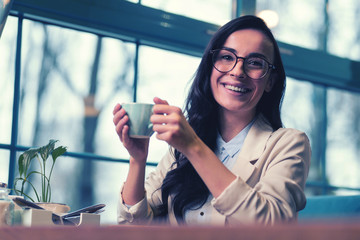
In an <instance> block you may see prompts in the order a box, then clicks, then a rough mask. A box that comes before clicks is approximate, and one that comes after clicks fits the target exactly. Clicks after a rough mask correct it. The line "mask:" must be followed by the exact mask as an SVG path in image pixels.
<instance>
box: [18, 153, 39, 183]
mask: <svg viewBox="0 0 360 240" xmlns="http://www.w3.org/2000/svg"><path fill="white" fill-rule="evenodd" d="M38 151H39V148H30V149H28V150H26V151H25V152H23V153H22V154H21V155H20V157H19V160H18V165H19V174H20V176H22V175H26V172H27V171H28V169H29V166H30V162H31V160H32V159H34V158H35V157H36V155H37V153H38Z"/></svg>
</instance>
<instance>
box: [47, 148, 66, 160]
mask: <svg viewBox="0 0 360 240" xmlns="http://www.w3.org/2000/svg"><path fill="white" fill-rule="evenodd" d="M66 151H67V149H66V147H63V146H60V147H57V148H56V149H54V151H53V152H52V153H51V155H52V158H53V162H54V163H55V161H56V159H57V158H58V157H60V156H61V155H63V154H64V153H66Z"/></svg>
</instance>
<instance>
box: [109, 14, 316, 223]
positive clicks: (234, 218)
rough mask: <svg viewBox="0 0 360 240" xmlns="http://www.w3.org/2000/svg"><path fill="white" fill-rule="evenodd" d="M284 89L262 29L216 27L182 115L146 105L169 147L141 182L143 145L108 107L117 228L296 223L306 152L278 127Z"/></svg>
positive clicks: (291, 132) (250, 23)
mask: <svg viewBox="0 0 360 240" xmlns="http://www.w3.org/2000/svg"><path fill="white" fill-rule="evenodd" d="M218 49H220V50H218ZM221 49H227V50H226V51H225V50H221ZM229 50H231V51H229ZM218 52H220V54H218ZM225 52H226V54H225ZM214 54H215V57H214ZM239 56H240V57H239ZM255 56H256V57H255ZM232 57H233V58H232ZM249 59H250V60H251V61H250V60H249ZM254 59H255V60H254ZM238 60H241V61H238ZM253 60H254V61H253ZM229 62H230V64H229ZM240 62H241V63H240ZM222 64H224V65H222ZM247 64H248V65H247ZM229 65H230V66H229ZM270 65H274V66H275V67H270ZM245 69H246V70H245ZM254 69H255V70H256V71H255V73H258V72H257V71H258V70H260V74H254V73H253V72H252V71H253V70H254ZM269 69H270V71H269ZM250 76H252V77H250ZM284 89H285V73H284V67H283V65H282V60H281V58H280V53H279V48H278V46H277V43H276V41H275V39H274V37H273V35H272V33H271V32H270V30H269V29H268V27H267V26H266V25H265V23H264V22H263V21H262V20H261V19H259V18H257V17H254V16H244V17H239V18H237V19H234V20H232V21H230V22H229V23H227V24H226V25H224V26H223V27H222V28H220V29H219V31H218V32H217V33H216V34H215V35H214V36H213V38H212V39H211V40H210V43H209V44H208V46H207V48H206V50H205V52H204V55H203V57H202V61H201V63H200V65H199V68H198V70H197V73H196V75H195V78H194V80H193V83H192V86H191V88H190V91H189V95H188V98H187V101H186V105H185V113H183V112H182V111H181V109H180V108H178V107H175V106H172V105H169V104H168V102H167V101H166V100H162V99H160V98H157V97H155V98H154V103H155V106H154V107H153V116H152V117H151V119H150V120H151V122H152V123H153V130H154V131H155V133H156V137H157V139H159V140H161V141H164V142H166V143H167V144H169V146H170V149H169V151H168V153H167V154H165V156H164V157H163V158H162V160H161V161H160V162H159V164H158V166H157V168H156V170H155V171H154V172H152V173H150V175H149V177H148V178H147V179H146V181H145V182H144V176H145V175H144V172H145V166H146V159H147V155H148V146H149V140H148V139H146V140H144V139H135V138H131V137H129V135H128V132H129V126H128V119H129V118H128V116H127V113H126V111H125V110H124V109H123V108H122V106H121V105H120V104H117V105H116V106H115V108H114V111H113V114H114V117H113V121H114V124H115V126H116V132H117V134H118V136H119V138H120V141H121V142H122V143H123V145H124V147H125V148H126V149H127V150H128V152H129V154H130V166H129V172H128V176H127V179H126V182H125V183H124V184H123V186H122V191H121V194H120V199H119V212H118V221H119V223H150V222H154V221H155V222H156V221H161V222H163V221H164V222H167V223H170V224H173V225H176V224H215V225H234V224H239V223H260V224H275V223H279V222H293V221H296V216H297V211H300V210H301V209H303V208H304V207H305V203H306V199H305V194H304V187H305V182H306V178H307V174H308V171H309V164H310V156H311V150H310V144H309V140H308V138H307V136H306V135H305V134H304V133H303V132H300V131H298V130H295V129H286V128H282V122H281V117H280V104H281V99H282V96H283V93H284ZM238 90H239V91H238ZM185 116H186V117H185ZM255 169H256V171H255Z"/></svg>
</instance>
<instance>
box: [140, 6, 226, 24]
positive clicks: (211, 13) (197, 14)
mask: <svg viewBox="0 0 360 240" xmlns="http://www.w3.org/2000/svg"><path fill="white" fill-rule="evenodd" d="M141 4H143V5H146V6H148V7H152V8H157V9H161V10H164V11H166V12H171V13H175V14H179V15H183V16H187V17H190V18H194V19H197V20H201V21H205V22H209V23H213V24H217V25H224V24H225V23H226V22H228V21H229V20H230V19H231V7H232V0H225V1H224V0H207V1H202V0H182V1H178V0H141Z"/></svg>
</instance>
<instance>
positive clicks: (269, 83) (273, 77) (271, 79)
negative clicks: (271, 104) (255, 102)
mask: <svg viewBox="0 0 360 240" xmlns="http://www.w3.org/2000/svg"><path fill="white" fill-rule="evenodd" d="M275 81H276V73H273V74H271V75H270V77H269V79H268V80H267V82H266V86H265V92H270V91H271V89H272V88H273V86H274V84H275Z"/></svg>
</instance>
